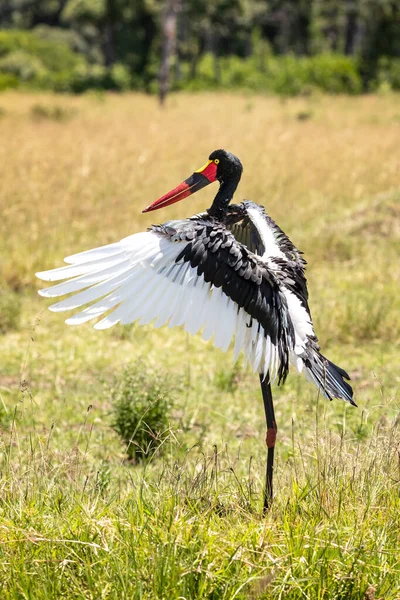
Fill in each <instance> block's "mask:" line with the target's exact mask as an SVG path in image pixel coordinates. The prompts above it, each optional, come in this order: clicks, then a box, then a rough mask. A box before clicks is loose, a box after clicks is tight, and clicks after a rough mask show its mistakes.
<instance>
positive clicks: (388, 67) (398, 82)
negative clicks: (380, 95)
mask: <svg viewBox="0 0 400 600" xmlns="http://www.w3.org/2000/svg"><path fill="white" fill-rule="evenodd" d="M377 87H378V89H382V88H385V87H388V88H389V89H391V90H400V58H388V57H386V56H383V57H382V58H381V59H380V60H379V63H378V76H377Z"/></svg>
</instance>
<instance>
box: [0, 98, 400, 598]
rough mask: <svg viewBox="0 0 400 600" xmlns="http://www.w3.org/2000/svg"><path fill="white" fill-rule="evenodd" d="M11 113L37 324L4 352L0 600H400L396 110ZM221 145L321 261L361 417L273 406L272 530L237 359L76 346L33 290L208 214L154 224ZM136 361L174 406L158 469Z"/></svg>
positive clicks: (357, 103)
mask: <svg viewBox="0 0 400 600" xmlns="http://www.w3.org/2000/svg"><path fill="white" fill-rule="evenodd" d="M35 106H41V107H43V111H42V112H43V113H46V114H49V115H58V114H68V119H55V118H54V119H53V118H41V119H37V118H34V114H35V111H33V108H34V107H35ZM46 107H47V108H46ZM0 108H1V109H2V112H3V116H2V119H1V121H0V135H1V140H2V143H1V145H0V181H1V185H0V205H1V215H2V219H1V221H0V232H1V235H0V250H1V255H2V261H1V264H0V272H1V280H2V285H4V286H8V288H7V289H9V288H11V290H13V291H14V292H17V293H18V296H19V300H20V302H21V307H22V313H21V320H20V324H19V329H18V330H9V331H8V332H7V333H6V335H3V336H2V337H1V338H0V340H1V345H0V364H1V370H0V434H1V440H0V452H1V461H2V463H1V480H0V559H1V560H0V570H1V572H0V596H1V597H4V598H34V599H35V600H36V599H41V598H43V599H44V598H53V597H54V598H61V597H65V598H82V599H83V598H85V599H86V598H93V599H98V598H108V599H111V598H112V599H113V598H127V599H128V598H129V599H136V598H138V599H139V598H140V599H142V598H146V599H154V598H160V599H161V598H165V599H168V600H169V599H170V598H171V599H174V598H176V599H178V598H187V599H192V598H196V599H201V598H213V599H216V598H221V599H222V598H223V599H233V598H242V599H245V598H246V599H248V598H250V599H253V598H254V599H256V598H281V599H286V598H289V599H292V598H293V599H297V598H299V599H300V598H310V599H314V598H318V599H333V598H334V599H335V600H336V599H342V600H347V599H350V600H352V599H362V598H364V597H366V598H367V596H365V593H366V591H367V589H369V592H368V593H369V594H370V596H369V598H373V597H376V599H377V600H378V599H379V598H382V599H383V598H384V599H385V600H386V599H389V600H398V598H399V597H400V564H399V559H398V554H399V553H398V540H399V539H400V524H399V516H398V515H399V509H400V505H399V485H400V483H399V482H400V470H399V450H400V437H399V414H400V411H399V392H398V388H399V382H400V376H399V370H398V361H399V346H400V316H399V315H400V310H399V309H400V303H399V298H398V292H399V281H400V266H399V264H400V263H399V240H400V228H399V222H400V220H399V217H400V212H399V206H400V187H399V180H398V174H399V172H400V154H399V151H398V140H399V134H400V121H399V115H400V111H399V103H398V97H396V96H394V95H393V96H392V95H388V96H382V97H378V96H369V97H362V98H341V97H339V98H325V97H319V96H317V97H311V98H302V99H294V100H288V101H284V102H282V101H280V100H277V99H272V98H263V97H248V96H241V95H232V96H229V95H225V94H214V95H213V94H201V95H184V94H182V95H179V96H177V97H175V96H173V97H171V98H170V99H169V103H168V106H167V109H166V110H164V111H160V110H159V108H158V106H157V104H156V102H155V100H154V99H152V98H148V97H145V96H139V95H126V96H122V97H117V96H111V95H110V96H108V95H101V96H96V95H88V96H85V97H73V98H71V97H68V96H59V97H55V96H46V95H30V94H29V95H17V94H11V93H10V94H3V95H1V96H0ZM303 112H307V114H309V115H310V118H308V119H307V120H302V119H299V118H298V115H299V114H301V113H303ZM218 147H224V148H227V149H229V150H231V151H233V152H235V153H236V154H238V155H239V156H240V158H241V159H242V161H243V163H244V169H245V170H244V176H243V181H242V182H241V184H240V188H239V190H238V195H237V201H239V200H240V199H242V198H244V197H245V198H249V199H252V200H254V201H256V202H259V203H261V204H264V205H265V207H266V209H267V211H268V212H269V214H271V216H272V217H273V218H274V219H275V220H276V221H277V222H278V223H279V224H280V226H281V227H282V228H283V229H284V230H285V231H286V232H287V233H288V234H289V235H290V237H291V238H292V239H293V241H294V242H295V243H296V244H297V245H298V246H299V247H300V248H301V249H302V250H303V251H304V252H305V257H306V259H307V261H308V263H309V270H308V279H309V288H310V296H311V299H310V304H311V310H312V314H313V319H314V322H315V325H316V330H317V333H318V334H319V337H320V341H321V345H322V348H323V352H324V354H326V355H327V356H328V357H329V358H330V359H331V360H333V361H334V362H337V363H338V364H339V365H340V366H342V367H344V368H346V369H347V370H349V372H350V374H351V375H352V379H353V384H354V388H355V394H356V401H357V404H358V405H359V408H358V409H354V408H352V407H350V406H348V405H345V404H344V403H342V402H340V401H336V402H332V403H329V402H327V401H325V400H324V399H323V398H318V395H317V393H316V391H315V389H314V388H313V387H312V386H310V385H309V384H308V383H307V382H306V381H304V380H303V378H301V377H298V376H296V375H295V374H293V375H291V376H290V377H289V379H288V381H287V383H286V385H285V387H284V388H282V389H275V390H274V396H275V404H276V416H277V422H278V428H279V434H278V446H277V457H276V482H275V488H276V497H275V502H274V504H273V507H272V510H271V512H270V513H269V514H268V515H267V517H266V519H263V518H262V517H261V506H262V486H263V478H264V469H265V455H266V451H265V444H264V427H265V426H264V418H263V410H262V402H261V398H260V392H259V389H258V380H257V377H255V376H254V375H252V374H251V373H250V372H249V371H248V369H247V368H246V367H245V365H244V362H243V360H241V359H240V360H239V362H238V363H237V365H236V366H234V367H233V366H232V362H231V360H232V357H231V354H230V353H228V354H226V355H224V354H222V353H221V352H220V351H218V350H216V349H215V348H213V346H212V345H211V344H207V343H205V342H203V341H202V340H201V338H200V337H189V336H187V335H186V334H185V333H184V332H182V331H181V330H180V329H177V330H175V329H174V330H169V329H166V328H164V329H161V330H155V329H154V328H153V327H152V326H145V327H140V326H138V325H133V326H131V327H125V328H123V327H120V326H118V327H115V328H113V329H111V330H109V331H106V332H96V331H94V330H93V329H92V328H91V327H90V325H87V326H84V327H80V328H79V327H78V328H72V327H67V326H66V325H65V324H64V323H63V319H62V315H60V314H52V313H50V312H49V311H47V309H46V306H47V302H46V301H45V300H44V299H43V298H39V297H38V296H37V295H36V290H37V289H38V287H39V286H40V282H37V281H36V280H35V278H34V275H33V274H34V272H35V271H36V270H39V269H40V270H43V269H46V268H51V267H54V266H59V265H60V264H61V261H62V258H63V257H64V256H66V255H68V254H71V253H73V252H77V251H79V250H84V249H87V248H90V247H94V246H97V245H102V244H105V243H108V242H111V241H115V240H116V239H120V238H122V237H123V236H125V235H128V234H130V233H133V232H135V231H140V230H143V229H145V228H146V227H148V226H149V225H150V224H151V223H152V222H153V221H154V220H156V222H160V221H163V220H166V219H170V218H175V217H184V216H188V215H191V214H193V213H195V212H197V211H200V210H202V209H204V208H205V207H207V206H208V205H209V204H210V201H211V198H212V195H213V193H215V191H216V190H215V188H214V189H213V186H210V187H209V188H207V189H206V190H204V191H203V192H202V193H200V194H198V195H196V196H194V197H193V199H190V200H187V201H186V202H182V203H180V204H177V205H174V206H171V207H170V208H169V209H167V210H164V211H160V212H159V213H154V216H152V217H150V218H149V216H148V215H143V214H141V210H142V209H143V207H144V206H146V205H147V204H148V203H149V202H151V201H152V200H154V199H156V198H157V197H158V196H159V195H161V194H163V193H164V192H166V191H168V190H169V189H171V187H173V186H174V185H176V184H177V183H179V182H180V181H181V180H182V179H184V178H185V177H187V176H188V175H189V174H190V173H191V172H192V171H193V170H194V169H196V168H198V167H199V166H201V165H202V164H204V162H205V159H206V158H207V157H208V155H209V153H210V151H211V150H213V149H214V148H218ZM137 359H142V360H144V361H145V362H146V363H147V364H148V365H149V366H150V367H151V368H153V369H159V370H160V371H166V372H168V373H170V374H171V376H173V377H174V378H175V379H176V380H177V381H179V382H180V385H179V386H178V389H179V393H176V398H174V409H173V412H172V416H171V422H170V432H169V435H168V436H167V438H166V439H165V440H164V441H163V448H162V452H160V453H158V454H157V453H156V455H155V456H154V457H153V459H152V460H151V461H150V462H149V463H147V464H143V465H139V466H136V467H135V466H132V465H131V464H129V463H127V462H126V461H125V448H124V446H123V445H122V444H121V442H120V440H119V439H118V437H117V434H116V433H115V432H114V431H113V429H112V414H111V395H110V383H111V381H112V380H113V379H114V378H115V377H118V374H119V373H121V372H122V371H123V369H124V366H125V365H126V364H128V363H131V362H132V363H133V362H134V361H136V360H137ZM374 590H375V591H374ZM374 595H375V596H374Z"/></svg>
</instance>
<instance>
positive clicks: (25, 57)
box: [0, 50, 46, 82]
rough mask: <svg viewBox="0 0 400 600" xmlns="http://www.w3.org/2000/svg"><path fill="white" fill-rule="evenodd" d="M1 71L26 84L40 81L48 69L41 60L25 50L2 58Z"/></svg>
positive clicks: (0, 61)
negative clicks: (26, 82)
mask: <svg viewBox="0 0 400 600" xmlns="http://www.w3.org/2000/svg"><path fill="white" fill-rule="evenodd" d="M0 71H1V72H3V73H8V74H9V75H14V76H15V77H16V78H17V79H19V80H20V81H24V82H25V81H32V80H37V81H38V80H40V79H41V78H43V77H44V76H45V75H46V69H45V67H44V65H43V63H42V61H41V60H40V58H37V57H36V56H33V55H32V54H28V53H27V52H25V51H24V50H16V51H15V52H10V53H9V54H7V55H6V56H3V58H0Z"/></svg>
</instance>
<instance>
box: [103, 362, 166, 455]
mask: <svg viewBox="0 0 400 600" xmlns="http://www.w3.org/2000/svg"><path fill="white" fill-rule="evenodd" d="M171 391H172V387H171V382H170V381H169V379H168V377H166V376H165V375H163V374H160V373H155V372H153V371H150V370H148V369H147V368H146V367H145V365H144V364H143V362H141V361H139V362H137V363H134V364H133V365H129V366H127V367H125V369H124V370H123V372H122V373H121V375H119V376H118V377H116V378H115V380H114V383H113V386H112V388H111V400H112V407H113V427H114V429H115V431H116V432H117V433H118V434H119V436H120V437H121V438H122V440H123V441H124V443H125V444H126V453H127V455H128V457H129V458H130V459H131V460H135V461H138V460H143V459H148V458H150V457H151V456H152V455H153V454H154V452H155V451H156V450H157V448H159V447H160V445H161V444H162V443H163V441H164V440H165V439H166V437H167V436H168V433H169V419H170V411H171V408H172V395H171Z"/></svg>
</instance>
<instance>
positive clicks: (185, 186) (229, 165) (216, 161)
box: [143, 150, 243, 212]
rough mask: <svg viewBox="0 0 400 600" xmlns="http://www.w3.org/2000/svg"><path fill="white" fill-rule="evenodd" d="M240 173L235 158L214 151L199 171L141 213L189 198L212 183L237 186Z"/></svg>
mask: <svg viewBox="0 0 400 600" xmlns="http://www.w3.org/2000/svg"><path fill="white" fill-rule="evenodd" d="M242 171H243V166H242V163H241V162H240V160H239V159H238V158H237V156H235V155H234V154H231V153H230V152H227V151H226V150H214V152H211V154H210V156H209V157H208V161H207V162H206V164H205V165H204V166H203V167H201V169H198V170H197V171H195V172H194V173H193V175H191V176H190V177H188V179H185V181H183V182H182V183H180V184H179V185H178V186H177V187H176V188H174V189H173V190H171V191H170V192H168V194H165V195H164V196H162V197H161V198H159V199H158V200H156V201H155V202H153V203H152V204H150V205H149V206H147V207H146V208H145V209H144V211H143V212H150V211H151V210H156V209H157V208H164V206H168V205H169V204H174V203H175V202H179V200H183V199H184V198H187V197H188V196H191V194H194V193H195V192H198V191H199V190H201V189H202V188H204V187H206V185H209V184H210V183H213V182H214V181H219V183H220V184H228V183H235V185H237V184H238V183H239V180H240V177H241V176H242Z"/></svg>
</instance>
